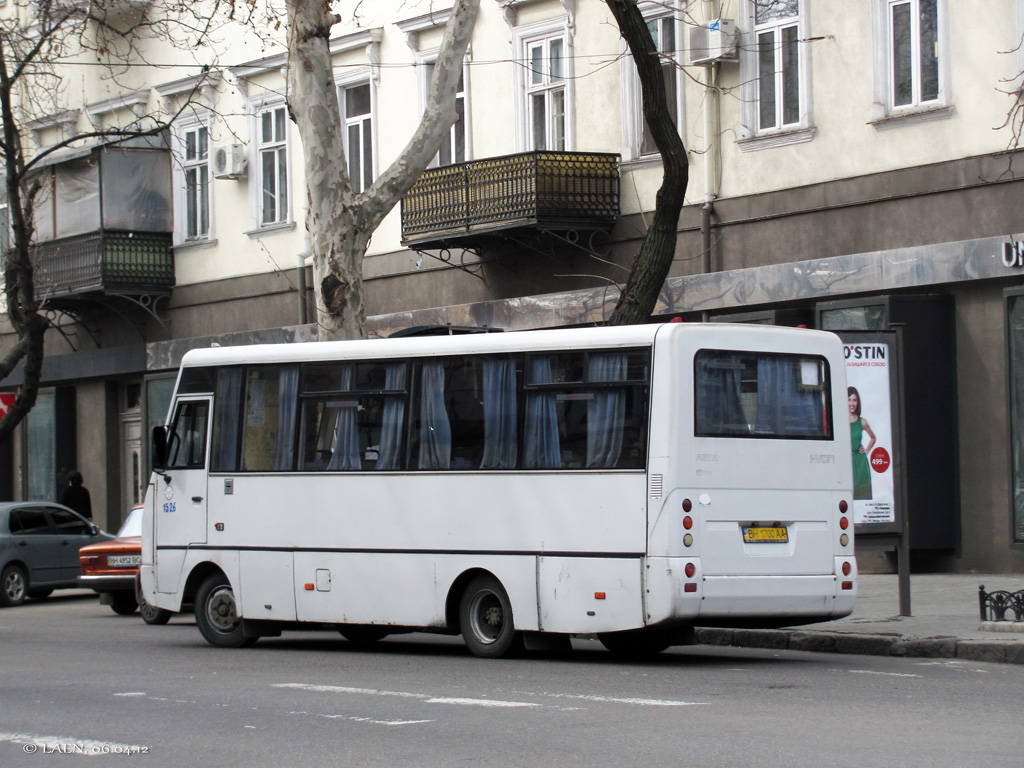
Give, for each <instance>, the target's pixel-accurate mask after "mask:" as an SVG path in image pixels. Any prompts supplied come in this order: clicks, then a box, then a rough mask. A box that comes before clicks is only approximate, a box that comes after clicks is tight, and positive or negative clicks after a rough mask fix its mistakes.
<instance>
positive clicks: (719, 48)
mask: <svg viewBox="0 0 1024 768" xmlns="http://www.w3.org/2000/svg"><path fill="white" fill-rule="evenodd" d="M735 60H736V23H735V22H734V21H733V20H732V19H715V20H713V21H709V22H707V23H706V24H701V25H700V26H697V27H690V64H698V65H699V64H712V63H714V62H716V61H735Z"/></svg>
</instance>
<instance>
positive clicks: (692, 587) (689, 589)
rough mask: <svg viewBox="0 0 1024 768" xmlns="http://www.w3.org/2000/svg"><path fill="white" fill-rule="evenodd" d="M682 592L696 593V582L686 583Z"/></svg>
mask: <svg viewBox="0 0 1024 768" xmlns="http://www.w3.org/2000/svg"><path fill="white" fill-rule="evenodd" d="M683 591H684V592H696V591H697V582H696V581H688V582H686V584H684V585H683Z"/></svg>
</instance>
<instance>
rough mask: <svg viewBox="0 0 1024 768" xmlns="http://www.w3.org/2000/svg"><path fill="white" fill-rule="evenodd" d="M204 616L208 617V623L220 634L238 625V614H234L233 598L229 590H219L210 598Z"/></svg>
mask: <svg viewBox="0 0 1024 768" xmlns="http://www.w3.org/2000/svg"><path fill="white" fill-rule="evenodd" d="M206 615H207V616H209V617H210V623H211V624H213V626H214V627H216V628H217V629H219V630H220V631H221V632H230V631H231V630H232V629H234V627H235V624H237V623H238V614H237V613H236V612H235V596H234V595H233V594H232V593H231V590H230V589H219V590H217V591H216V592H214V593H213V594H212V595H211V596H210V600H209V602H208V603H207V608H206Z"/></svg>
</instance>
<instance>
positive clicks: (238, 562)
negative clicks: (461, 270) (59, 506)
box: [141, 323, 857, 657]
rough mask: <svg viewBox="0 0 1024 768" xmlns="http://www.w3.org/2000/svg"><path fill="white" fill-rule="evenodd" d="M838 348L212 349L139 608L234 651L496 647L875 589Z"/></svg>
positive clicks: (619, 635)
mask: <svg viewBox="0 0 1024 768" xmlns="http://www.w3.org/2000/svg"><path fill="white" fill-rule="evenodd" d="M845 404H846V381H845V373H844V364H843V347H842V344H841V343H840V341H839V339H838V338H837V337H836V336H834V335H833V334H830V333H823V332H819V331H811V330H802V329H790V328H778V327H759V326H748V325H739V324H731V325H707V324H700V325H696V324H694V325H689V324H679V323H670V324H663V325H642V326H630V327H622V328H588V329H573V330H551V331H523V332H514V333H488V334H467V335H454V336H441V337H418V338H417V337H406V338H400V339H396V338H391V339H378V340H366V341H351V342H321V343H309V344H282V345H266V346H247V347H236V348H212V349H202V350H194V351H192V352H189V353H188V354H186V355H185V357H184V359H183V361H182V366H181V371H180V373H179V377H178V382H177V388H176V391H175V394H174V398H173V400H172V403H171V408H170V412H169V425H168V426H167V427H162V428H157V429H156V430H154V449H153V455H154V465H155V466H156V470H155V471H154V474H153V478H152V480H151V483H150V486H149V491H148V493H147V496H146V505H145V510H146V512H145V513H146V519H145V524H144V533H143V561H142V568H141V584H142V590H143V596H144V597H145V599H146V600H147V601H148V602H150V603H152V604H153V605H154V606H156V607H159V608H163V609H167V610H170V611H181V610H187V607H188V606H189V605H191V606H194V610H195V615H196V621H197V624H198V626H199V630H200V632H201V633H202V634H203V636H204V637H205V638H206V639H207V640H208V641H209V642H210V643H212V644H213V645H217V646H225V647H238V646H243V645H247V644H249V643H251V642H253V641H254V640H255V639H256V638H258V637H263V636H272V635H278V634H280V632H281V630H282V629H293V628H303V627H309V628H323V627H324V625H329V626H335V627H336V628H337V629H338V630H339V631H340V632H341V634H342V635H343V636H344V637H346V638H348V639H349V640H351V641H353V642H363V643H366V642H371V641H374V640H377V639H379V638H382V637H384V636H385V635H388V634H394V633H400V632H411V631H429V632H441V633H449V634H458V633H461V634H462V636H463V638H464V639H465V642H466V644H467V646H468V647H469V649H470V650H471V651H472V652H473V653H474V654H476V655H478V656H483V657H499V656H503V655H505V654H507V653H509V652H511V651H515V650H517V649H519V648H521V647H523V646H524V645H525V646H526V647H527V648H534V647H551V646H556V647H565V646H568V644H569V643H568V638H569V637H570V636H571V635H573V634H586V635H594V634H596V635H597V637H598V638H599V639H600V640H601V641H602V642H603V643H604V645H605V646H606V647H608V648H609V649H610V650H613V651H624V652H630V653H637V652H657V651H660V650H663V649H665V648H667V647H668V646H670V645H674V644H682V643H686V642H692V639H693V636H694V632H693V627H695V626H716V625H717V626H730V627H736V626H760V627H765V626H789V625H795V624H801V623H809V622H819V621H825V620H828V619H834V618H839V617H842V616H846V615H848V614H850V613H851V611H852V610H853V607H854V602H855V599H856V593H857V582H856V561H855V560H854V548H853V526H852V525H851V512H850V506H851V493H852V490H851V489H852V469H851V464H852V463H851V460H850V432H849V427H848V425H847V422H848V417H847V414H846V409H845Z"/></svg>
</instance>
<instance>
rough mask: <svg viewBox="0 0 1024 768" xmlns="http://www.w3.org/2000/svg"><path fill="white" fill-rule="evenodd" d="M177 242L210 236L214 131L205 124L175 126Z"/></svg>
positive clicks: (175, 229)
mask: <svg viewBox="0 0 1024 768" xmlns="http://www.w3.org/2000/svg"><path fill="white" fill-rule="evenodd" d="M174 132H175V138H176V143H177V147H176V152H175V158H176V159H177V162H176V163H175V167H174V174H175V189H176V190H177V197H178V199H177V201H176V205H175V213H176V216H175V219H176V220H175V222H174V225H175V226H174V231H175V241H176V242H179V243H180V242H189V241H194V240H207V239H209V237H210V192H211V187H210V131H209V127H208V126H207V125H206V124H205V123H204V122H200V123H192V124H187V125H175V128H174Z"/></svg>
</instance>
